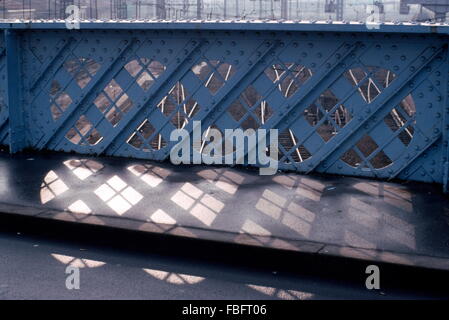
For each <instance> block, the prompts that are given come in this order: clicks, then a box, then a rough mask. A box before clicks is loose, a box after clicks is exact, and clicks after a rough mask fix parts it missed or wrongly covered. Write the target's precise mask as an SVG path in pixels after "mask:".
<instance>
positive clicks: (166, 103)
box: [158, 82, 200, 129]
mask: <svg viewBox="0 0 449 320" xmlns="http://www.w3.org/2000/svg"><path fill="white" fill-rule="evenodd" d="M188 96H189V93H188V92H187V90H186V89H185V88H184V86H183V85H182V84H181V83H179V82H178V83H177V84H176V85H175V86H174V87H173V88H172V89H171V90H170V92H169V94H168V95H167V96H166V97H164V98H163V99H162V100H161V102H160V103H159V104H158V108H159V109H160V110H161V112H162V113H163V114H164V115H165V116H166V117H169V116H171V115H172V113H173V112H174V111H175V110H178V111H177V112H175V114H174V115H173V116H171V118H170V122H171V123H172V124H173V125H174V126H175V127H176V128H178V129H179V128H183V127H184V126H185V125H186V124H187V123H188V119H190V118H192V117H194V116H195V115H196V114H197V113H198V111H199V110H200V106H199V104H198V103H197V102H196V101H195V100H193V99H187V97H188Z"/></svg>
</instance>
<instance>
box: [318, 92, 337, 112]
mask: <svg viewBox="0 0 449 320" xmlns="http://www.w3.org/2000/svg"><path fill="white" fill-rule="evenodd" d="M338 101H339V100H338V98H337V97H336V96H335V95H334V93H333V92H332V91H331V90H330V89H327V90H326V91H324V92H323V93H322V94H321V95H320V97H319V98H318V103H319V104H320V105H321V107H322V108H323V109H324V110H325V111H326V112H329V111H330V110H331V109H332V108H333V107H335V106H336V105H337V103H338Z"/></svg>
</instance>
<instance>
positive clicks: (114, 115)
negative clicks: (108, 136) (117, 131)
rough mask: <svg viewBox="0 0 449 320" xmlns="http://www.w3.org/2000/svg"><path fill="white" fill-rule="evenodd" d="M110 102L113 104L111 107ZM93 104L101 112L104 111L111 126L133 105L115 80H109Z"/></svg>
mask: <svg viewBox="0 0 449 320" xmlns="http://www.w3.org/2000/svg"><path fill="white" fill-rule="evenodd" d="M111 101H112V102H111ZM112 103H113V106H112V107H111V104H112ZM94 104H95V105H96V106H97V108H98V109H99V110H100V111H101V112H102V113H105V117H106V119H107V120H108V121H109V122H110V123H111V124H112V125H113V126H116V125H117V124H118V123H119V121H120V120H121V119H122V118H123V115H124V114H125V113H127V112H128V111H129V110H131V108H132V106H133V102H132V101H131V99H130V98H129V96H128V95H127V94H126V93H124V92H123V90H122V88H121V87H120V86H119V85H118V84H117V83H116V82H115V80H111V82H109V84H108V85H107V86H106V87H105V88H104V90H103V92H102V93H100V94H99V95H98V97H97V98H96V99H95V101H94Z"/></svg>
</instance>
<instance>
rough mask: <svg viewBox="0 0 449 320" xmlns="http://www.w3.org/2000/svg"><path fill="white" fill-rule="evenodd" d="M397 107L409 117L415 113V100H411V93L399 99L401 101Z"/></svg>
mask: <svg viewBox="0 0 449 320" xmlns="http://www.w3.org/2000/svg"><path fill="white" fill-rule="evenodd" d="M399 107H400V108H401V109H402V111H404V112H405V114H406V115H408V116H409V117H410V118H411V117H413V116H414V115H415V114H416V105H415V101H414V100H413V97H412V95H411V94H409V95H408V96H407V97H405V99H404V100H402V101H401V103H400V104H399Z"/></svg>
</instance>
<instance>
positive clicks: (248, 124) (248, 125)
mask: <svg viewBox="0 0 449 320" xmlns="http://www.w3.org/2000/svg"><path fill="white" fill-rule="evenodd" d="M240 127H241V128H242V129H243V130H247V129H254V130H256V129H257V128H259V123H258V122H257V120H256V119H254V118H253V117H251V116H249V117H247V118H246V119H245V120H243V121H242V123H241V124H240Z"/></svg>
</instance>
